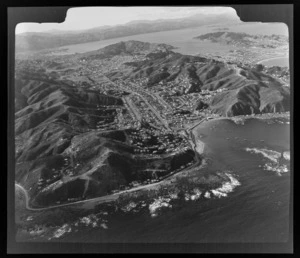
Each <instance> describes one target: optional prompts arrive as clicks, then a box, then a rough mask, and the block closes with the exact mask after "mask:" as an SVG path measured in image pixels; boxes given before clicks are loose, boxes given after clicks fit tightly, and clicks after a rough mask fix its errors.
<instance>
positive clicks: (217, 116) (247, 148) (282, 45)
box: [9, 5, 293, 252]
mask: <svg viewBox="0 0 300 258" xmlns="http://www.w3.org/2000/svg"><path fill="white" fill-rule="evenodd" d="M284 7H285V5H282V8H284ZM22 8H23V9H25V10H26V8H29V9H30V7H22ZM36 8H38V7H36ZM49 8H50V7H49ZM243 8H244V9H246V6H243ZM287 10H292V9H287ZM11 12H12V13H13V12H14V8H11ZM286 15H287V16H292V15H293V12H290V13H287V14H286ZM241 17H242V16H239V15H238V12H237V10H236V9H235V8H232V7H228V6H200V5H199V6H86V7H84V6H80V7H71V8H68V10H67V12H66V16H65V20H64V22H55V21H54V22H35V21H34V20H33V22H20V23H18V24H17V25H16V27H15V31H14V38H15V41H14V70H13V71H12V73H13V84H12V85H11V86H10V87H11V88H12V89H13V92H14V99H12V100H11V101H12V102H11V103H13V105H14V107H12V108H13V114H14V117H13V118H12V119H13V123H14V133H13V134H14V139H13V143H12V144H14V157H11V158H12V160H14V168H13V170H12V171H10V172H9V173H13V174H11V175H10V176H11V177H12V181H13V182H14V183H13V185H14V186H13V187H14V199H13V200H14V202H13V203H14V205H12V206H14V207H13V210H14V213H13V214H14V216H13V217H11V218H9V219H10V220H12V221H13V223H14V224H15V231H14V236H13V238H14V240H15V242H16V243H21V244H25V245H26V243H28V244H33V243H35V244H38V243H60V244H62V245H63V244H65V243H73V244H74V243H80V244H86V243H89V244H113V243H129V244H130V243H132V244H143V243H144V244H156V243H165V244H173V245H176V244H179V243H180V244H189V243H192V244H212V243H222V244H229V245H230V244H232V243H235V244H236V243H241V244H247V243H251V244H268V243H278V244H280V243H287V242H291V237H292V235H291V226H292V227H293V224H291V223H292V221H291V207H292V205H293V203H292V202H291V190H292V189H291V187H292V181H291V178H292V177H291V174H292V173H293V171H292V166H291V159H290V156H291V140H290V137H291V135H290V134H291V124H292V123H291V117H290V112H292V107H293V106H292V103H291V98H292V89H291V80H292V77H291V74H290V70H292V69H293V67H292V66H291V64H292V63H291V60H290V59H291V58H290V56H291V54H292V49H291V40H290V39H291V33H293V31H291V30H290V29H289V26H287V24H286V23H284V22H281V21H278V22H264V21H260V20H255V21H243V20H242V18H241ZM291 251H292V250H290V252H291ZM33 252H34V250H33Z"/></svg>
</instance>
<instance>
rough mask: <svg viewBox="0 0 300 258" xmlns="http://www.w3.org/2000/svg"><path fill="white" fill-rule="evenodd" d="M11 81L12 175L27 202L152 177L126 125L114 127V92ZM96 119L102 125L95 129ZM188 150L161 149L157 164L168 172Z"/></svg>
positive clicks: (78, 195) (97, 192)
mask: <svg viewBox="0 0 300 258" xmlns="http://www.w3.org/2000/svg"><path fill="white" fill-rule="evenodd" d="M16 82H17V84H16V91H18V92H19V95H16V103H21V104H22V105H21V104H19V109H18V110H16V113H15V149H16V154H15V158H16V170H15V173H16V176H15V179H16V182H18V183H20V184H21V185H22V186H24V187H25V188H26V189H27V190H28V191H29V195H30V197H31V204H32V205H35V206H47V205H54V204H56V203H57V202H62V203H64V202H67V201H68V200H69V201H70V200H71V201H72V200H74V198H75V199H83V198H90V197H96V196H101V195H106V194H109V193H111V191H112V190H115V189H118V188H119V187H120V186H127V185H128V184H129V183H131V182H132V181H135V180H146V179H153V176H154V175H153V174H152V172H151V173H140V171H143V170H146V169H155V168H156V166H157V164H158V163H157V162H156V161H155V160H151V158H150V159H149V160H147V161H146V160H144V159H143V158H142V157H139V156H135V155H134V151H133V147H132V146H131V145H130V143H129V140H128V136H127V134H128V133H127V131H126V130H116V129H115V127H114V123H115V118H116V108H118V107H119V108H122V106H123V102H122V100H121V99H120V98H116V97H112V96H108V95H103V94H99V93H98V92H97V91H92V90H87V89H82V88H76V87H73V86H69V85H66V84H63V83H61V82H59V81H57V82H47V81H37V80H28V79H24V78H17V80H16ZM19 96H21V97H22V101H20V100H19V99H18V97H19ZM99 123H100V124H104V125H105V126H107V128H106V129H100V130H98V127H97V126H98V124H99ZM190 152H191V150H190ZM190 152H188V151H187V152H183V153H181V154H178V155H175V156H174V155H165V156H164V157H162V158H161V159H160V163H159V164H160V165H161V166H162V167H161V169H165V171H166V173H169V172H171V171H173V170H174V169H177V168H178V167H179V166H181V165H182V164H180V163H178V164H179V165H178V166H177V165H176V164H177V163H176V162H177V161H176V162H175V160H179V161H180V160H181V161H182V160H183V161H184V163H188V162H190V161H192V160H193V158H194V153H193V152H191V153H190ZM174 162H175V163H174ZM174 164H175V165H174Z"/></svg>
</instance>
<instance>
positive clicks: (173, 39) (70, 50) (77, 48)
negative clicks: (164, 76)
mask: <svg viewBox="0 0 300 258" xmlns="http://www.w3.org/2000/svg"><path fill="white" fill-rule="evenodd" d="M222 28H228V29H229V30H228V31H233V32H245V33H249V34H265V35H271V34H280V35H286V36H288V28H287V26H286V25H285V24H283V23H259V22H257V23H235V24H217V25H213V26H211V25H210V26H201V27H196V28H189V29H182V30H172V31H161V32H154V33H147V34H140V35H133V36H128V37H121V38H114V39H108V40H101V41H94V42H88V43H83V44H75V45H69V46H63V47H60V48H58V49H67V51H66V52H61V53H57V54H58V55H59V54H74V53H84V52H88V51H93V50H97V49H100V48H103V47H105V46H108V45H111V44H115V43H118V42H120V41H128V40H139V41H144V42H150V43H165V44H170V45H172V46H174V47H176V48H177V49H176V50H174V51H176V52H179V53H182V54H187V55H197V54H201V53H205V54H207V53H212V54H213V53H214V54H217V53H219V54H220V55H221V54H222V53H223V52H228V51H229V50H231V49H233V48H232V47H230V46H227V45H221V44H217V43H212V42H204V41H203V42H202V41H200V40H197V39H194V37H197V36H200V35H202V34H206V33H210V32H216V31H218V30H219V29H222Z"/></svg>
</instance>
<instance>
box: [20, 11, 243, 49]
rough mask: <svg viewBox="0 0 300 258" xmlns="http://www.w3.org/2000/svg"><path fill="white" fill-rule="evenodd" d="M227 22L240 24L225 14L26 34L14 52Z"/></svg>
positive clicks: (22, 36) (233, 17)
mask: <svg viewBox="0 0 300 258" xmlns="http://www.w3.org/2000/svg"><path fill="white" fill-rule="evenodd" d="M228 22H240V20H239V18H238V16H232V15H228V14H217V15H216V14H214V15H212V14H201V15H193V16H190V17H186V18H180V19H165V20H163V19H160V20H154V21H146V20H137V21H131V22H129V23H126V24H124V25H116V26H101V27H95V28H92V29H87V30H80V31H59V30H52V31H48V32H42V33H41V32H29V33H22V34H18V35H16V51H37V50H42V49H49V48H56V47H61V46H66V45H71V44H80V43H86V42H92V41H98V40H105V39H111V38H118V37H126V36H131V35H138V34H144V33H151V32H159V31H168V30H177V29H185V28H192V27H198V26H202V25H209V24H218V23H228Z"/></svg>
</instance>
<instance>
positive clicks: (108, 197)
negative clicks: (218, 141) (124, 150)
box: [15, 119, 205, 211]
mask: <svg viewBox="0 0 300 258" xmlns="http://www.w3.org/2000/svg"><path fill="white" fill-rule="evenodd" d="M203 121H205V119H203V120H201V121H200V122H199V123H197V124H196V125H195V126H193V127H191V128H189V129H187V130H186V132H187V133H188V134H187V135H192V129H193V128H195V127H196V126H198V125H199V124H200V123H202V122H203ZM191 140H192V142H193V149H194V151H195V152H196V159H197V160H196V164H193V165H192V166H191V167H194V166H196V165H199V164H200V163H199V162H201V161H200V159H199V158H200V154H202V153H198V152H197V142H195V139H194V137H192V138H191ZM191 167H189V168H184V169H182V170H181V171H183V170H186V169H190V168H191ZM179 172H180V171H177V172H176V173H171V174H169V175H167V176H165V177H164V178H162V180H161V181H159V182H156V183H153V184H147V185H141V186H138V187H135V188H132V189H129V190H124V191H121V192H118V193H114V194H111V195H106V196H101V197H96V198H92V199H88V200H81V201H77V202H71V203H65V204H59V205H54V206H50V207H45V208H32V207H30V206H29V200H30V198H29V195H28V192H27V190H26V189H25V188H24V187H23V186H21V185H20V184H17V183H15V187H17V188H19V189H20V190H21V191H22V192H23V193H24V195H25V207H26V209H27V210H30V211H45V210H50V209H55V208H62V207H67V206H71V205H76V204H84V203H91V202H97V204H101V203H105V202H111V201H115V200H117V199H118V198H119V196H120V195H121V194H124V193H130V192H135V191H139V190H145V189H147V188H152V187H154V186H157V185H159V184H161V183H162V182H164V181H165V180H166V179H167V178H169V177H170V176H172V175H174V174H177V173H179Z"/></svg>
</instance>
